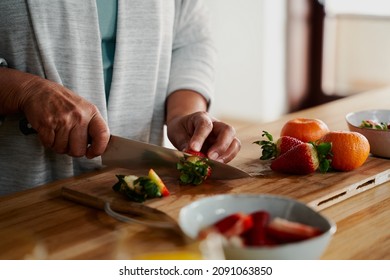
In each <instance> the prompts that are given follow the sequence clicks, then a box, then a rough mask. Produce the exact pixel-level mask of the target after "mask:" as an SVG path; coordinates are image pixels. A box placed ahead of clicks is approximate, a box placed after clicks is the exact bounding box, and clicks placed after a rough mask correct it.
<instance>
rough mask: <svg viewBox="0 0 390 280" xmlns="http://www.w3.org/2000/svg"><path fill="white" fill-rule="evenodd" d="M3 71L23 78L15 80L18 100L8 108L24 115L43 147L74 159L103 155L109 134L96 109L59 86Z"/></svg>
mask: <svg viewBox="0 0 390 280" xmlns="http://www.w3.org/2000/svg"><path fill="white" fill-rule="evenodd" d="M6 70H7V71H11V72H12V74H11V75H10V76H11V77H12V76H14V75H21V76H23V75H25V76H24V77H21V76H17V77H16V79H19V80H21V81H23V82H22V83H19V85H18V86H17V87H13V88H12V89H11V92H12V93H13V96H14V97H15V96H16V97H17V98H12V99H9V100H13V101H12V102H14V103H16V104H13V105H10V106H11V107H12V106H17V108H18V109H19V111H21V112H23V113H24V114H25V116H26V118H27V120H28V122H29V123H30V124H31V126H32V128H34V129H35V130H36V131H37V133H38V136H39V138H40V140H41V142H42V144H43V145H44V146H45V147H47V148H51V149H53V150H54V151H55V152H57V153H59V154H68V155H70V156H73V157H81V156H86V157H88V158H93V157H96V156H99V155H101V154H102V153H103V152H104V151H105V149H106V147H107V144H108V141H109V138H110V132H109V129H108V126H107V124H106V122H105V121H104V119H103V117H102V116H101V114H100V112H99V111H98V109H97V107H96V106H95V105H93V104H92V103H90V102H88V101H87V100H85V99H84V98H82V97H80V96H78V95H76V94H75V93H74V92H72V91H71V90H69V89H67V88H65V87H64V86H62V85H60V84H58V83H55V82H52V81H49V80H46V79H43V78H40V77H38V76H35V75H31V74H27V73H23V72H20V71H17V70H12V69H6ZM10 84H12V82H11V83H10ZM10 84H9V85H10ZM1 91H2V92H4V91H3V90H1ZM15 100H16V101H15ZM88 143H90V145H89V144H88Z"/></svg>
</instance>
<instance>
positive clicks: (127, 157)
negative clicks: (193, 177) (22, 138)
mask: <svg viewBox="0 0 390 280" xmlns="http://www.w3.org/2000/svg"><path fill="white" fill-rule="evenodd" d="M19 129H20V131H21V132H22V133H23V134H25V135H29V134H36V133H37V132H36V130H35V129H34V128H32V127H31V125H30V124H29V122H28V121H27V119H25V118H24V119H22V120H20V122H19ZM184 155H185V153H184V152H181V151H178V150H175V149H170V148H166V147H162V146H157V145H153V144H148V143H144V142H140V141H136V140H132V139H127V138H123V137H119V136H115V135H111V137H110V142H109V144H108V146H107V148H106V151H105V152H104V153H103V155H102V163H103V165H106V166H116V167H125V168H132V169H138V170H142V169H150V168H154V169H156V170H158V173H159V174H165V175H171V176H172V174H175V173H177V172H178V171H177V169H176V164H177V163H178V162H179V161H180V158H182V157H184ZM209 161H210V166H211V168H212V170H213V171H212V173H211V176H210V178H212V179H217V180H232V179H240V178H246V177H251V175H250V174H248V173H247V172H245V171H243V170H241V169H239V168H236V167H233V166H231V165H228V164H224V163H221V162H219V161H215V160H211V159H209Z"/></svg>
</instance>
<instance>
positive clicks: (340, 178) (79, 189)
mask: <svg viewBox="0 0 390 280" xmlns="http://www.w3.org/2000/svg"><path fill="white" fill-rule="evenodd" d="M240 168H242V169H243V170H245V171H253V172H252V173H253V174H255V173H256V176H254V177H253V178H245V179H237V180H222V181H214V180H207V181H206V182H204V183H203V184H202V185H199V186H182V185H180V184H179V183H178V174H174V175H173V176H170V177H167V176H165V177H162V180H163V181H164V183H165V184H166V186H167V187H168V189H169V190H170V193H171V194H170V196H168V197H164V198H156V199H151V200H148V201H146V202H144V203H143V204H141V205H144V206H150V207H151V208H154V209H158V210H160V211H163V212H165V213H167V214H168V215H169V216H170V217H172V218H174V219H177V217H178V213H179V210H180V209H181V207H183V206H184V205H187V204H189V203H191V202H193V201H195V200H197V199H200V198H203V197H206V196H211V195H216V194H226V193H247V194H265V193H267V194H275V195H283V196H288V197H291V198H295V199H298V200H300V201H302V202H305V203H306V204H308V205H309V206H311V207H313V208H314V209H316V210H322V209H324V208H327V207H329V206H331V205H333V204H335V203H338V202H340V201H343V200H345V199H347V198H349V197H352V196H355V195H357V194H359V193H361V192H364V191H366V190H368V189H371V188H374V187H376V186H378V185H380V184H382V183H384V182H387V181H389V180H390V161H389V160H385V159H379V158H372V157H370V158H368V159H367V161H366V162H365V164H364V165H363V166H361V167H360V168H358V169H356V170H354V171H350V172H329V173H326V174H321V173H313V174H310V175H305V176H301V175H300V176H292V175H284V174H277V173H275V172H272V171H271V170H270V169H269V167H268V166H267V164H264V163H260V161H259V160H256V161H253V162H247V166H240ZM256 170H257V171H256ZM156 171H157V172H158V170H156ZM254 171H256V172H254ZM116 174H122V175H130V174H133V175H138V176H142V175H146V174H147V170H145V171H134V170H129V169H125V168H108V169H104V170H102V171H101V172H100V173H98V174H95V175H91V176H90V177H88V178H84V179H80V180H76V181H73V182H72V183H69V184H66V185H64V186H63V187H62V194H63V196H64V197H67V198H69V199H72V196H74V195H75V193H76V194H77V193H81V194H88V195H90V196H93V197H96V198H99V199H102V200H104V201H109V202H110V203H112V204H114V205H118V204H119V205H122V206H123V205H124V206H125V207H126V205H130V202H129V201H128V200H127V199H126V198H125V197H124V196H122V195H120V194H118V193H116V192H114V191H113V190H112V186H113V185H114V184H115V183H116V182H117V178H116V177H115V175H116ZM72 200H74V199H72ZM78 202H79V203H80V201H78ZM81 203H82V201H81ZM131 207H134V204H132V206H131Z"/></svg>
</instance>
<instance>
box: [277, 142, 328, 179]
mask: <svg viewBox="0 0 390 280" xmlns="http://www.w3.org/2000/svg"><path fill="white" fill-rule="evenodd" d="M323 144H324V145H323ZM330 149H331V145H330V143H322V144H320V145H318V146H316V145H314V144H313V143H302V144H299V145H298V146H295V147H293V148H292V149H290V150H289V151H287V152H285V153H284V154H282V155H280V156H279V157H277V158H276V159H275V160H273V161H272V163H271V169H272V170H274V171H276V172H282V173H289V174H299V175H304V174H310V173H313V172H315V171H316V170H317V169H318V168H320V167H321V171H322V172H326V171H327V170H328V169H329V166H330V163H329V159H327V158H326V157H327V155H329V154H330Z"/></svg>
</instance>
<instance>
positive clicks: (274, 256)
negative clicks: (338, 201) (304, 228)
mask: <svg viewBox="0 0 390 280" xmlns="http://www.w3.org/2000/svg"><path fill="white" fill-rule="evenodd" d="M257 210H265V211H268V212H269V213H270V215H271V218H273V217H280V218H284V219H288V220H291V221H296V222H301V223H304V224H307V225H311V226H315V227H318V228H320V229H321V230H322V231H323V233H322V234H321V235H319V236H317V237H314V238H311V239H308V240H304V241H300V242H294V243H289V244H283V245H277V246H273V247H245V248H237V247H233V246H226V247H225V248H224V253H225V257H226V259H252V260H253V259H270V260H281V259H319V258H320V257H321V255H322V253H323V252H324V250H325V248H326V247H327V245H328V243H329V241H330V239H331V237H332V235H333V234H334V232H335V231H336V225H335V224H334V223H333V222H331V221H330V220H329V219H327V218H325V217H324V216H322V215H321V214H319V213H318V212H316V211H314V210H313V209H312V208H310V207H308V206H307V205H305V204H303V203H301V202H298V201H296V200H293V199H289V198H286V197H281V196H273V195H251V194H226V195H216V196H210V197H207V198H204V199H200V200H198V201H195V202H193V203H191V204H189V205H187V206H185V207H183V208H182V209H181V210H180V214H179V225H180V227H181V228H182V230H183V231H184V233H186V234H187V235H188V236H189V237H191V238H197V235H198V232H199V231H200V230H201V229H202V228H204V227H206V226H208V225H212V224H213V223H215V222H216V221H218V220H221V219H222V218H224V217H226V216H228V215H230V214H233V213H236V212H239V211H241V212H244V213H248V214H249V213H252V212H255V211H257Z"/></svg>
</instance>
